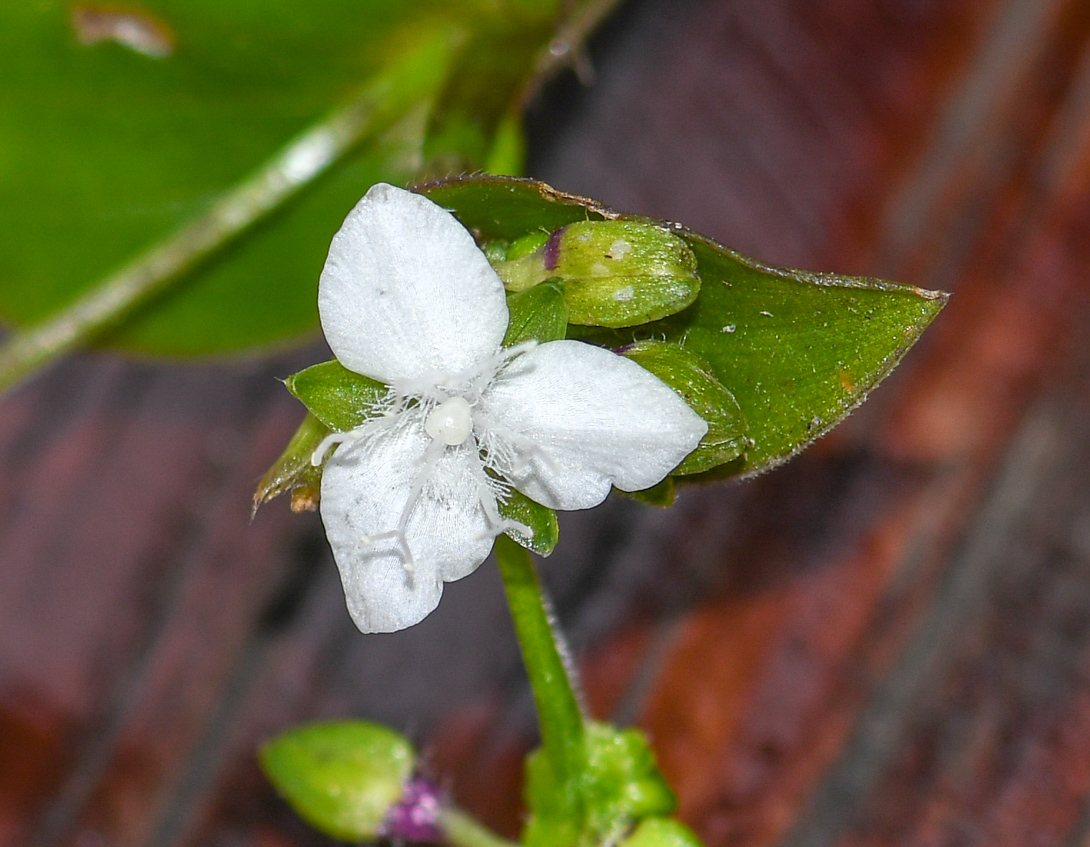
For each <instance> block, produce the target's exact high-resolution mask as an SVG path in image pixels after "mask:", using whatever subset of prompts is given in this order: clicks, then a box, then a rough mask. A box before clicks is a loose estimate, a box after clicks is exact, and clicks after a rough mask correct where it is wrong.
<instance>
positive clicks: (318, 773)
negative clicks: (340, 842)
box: [261, 721, 439, 841]
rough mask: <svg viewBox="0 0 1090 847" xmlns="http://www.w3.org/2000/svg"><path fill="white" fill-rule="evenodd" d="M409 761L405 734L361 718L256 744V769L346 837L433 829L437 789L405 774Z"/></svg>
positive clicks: (318, 821)
mask: <svg viewBox="0 0 1090 847" xmlns="http://www.w3.org/2000/svg"><path fill="white" fill-rule="evenodd" d="M415 763H416V754H415V752H414V751H413V748H412V746H411V745H410V744H409V742H408V741H406V740H405V738H403V737H402V736H401V735H399V734H398V733H396V732H394V731H393V730H390V729H387V728H386V727H383V726H379V725H377V724H372V723H365V722H363V721H338V722H330V723H319V724H312V725H310V726H304V727H300V728H297V729H293V730H291V731H289V732H286V733H284V734H283V735H279V736H277V737H276V738H274V739H273V740H272V741H270V742H269V743H268V744H266V745H265V746H264V747H263V748H262V750H261V767H262V770H264V772H265V775H266V776H267V777H268V778H269V780H270V781H271V782H272V783H273V785H274V786H276V789H277V791H279V792H280V794H281V795H282V796H283V797H284V799H285V800H287V801H288V803H290V804H291V806H292V808H294V809H295V811H296V812H298V813H299V815H300V816H301V817H302V818H303V819H305V820H306V821H307V822H308V823H310V824H311V825H312V826H314V827H315V828H316V829H318V830H320V831H321V832H323V833H325V834H327V835H331V836H333V837H334V838H341V839H344V840H346V841H371V840H374V839H376V838H380V837H387V836H393V835H397V836H398V837H406V836H407V835H408V834H409V833H408V830H411V831H412V833H417V832H424V831H425V830H427V832H428V833H429V834H430V833H431V832H432V829H429V826H430V827H432V828H433V829H434V827H435V825H436V824H435V821H436V820H437V819H438V808H439V804H438V794H437V793H434V792H433V793H429V792H428V791H426V790H425V787H426V786H425V785H424V783H422V782H420V780H419V779H418V778H412V773H413V767H414V765H415ZM418 783H419V784H418ZM425 807H426V808H425ZM428 810H432V811H431V812H429V811H428ZM429 816H430V817H429ZM406 828H408V829H407V830H406V832H404V833H403V832H401V830H402V829H406ZM394 829H398V831H397V832H396V833H395V832H394Z"/></svg>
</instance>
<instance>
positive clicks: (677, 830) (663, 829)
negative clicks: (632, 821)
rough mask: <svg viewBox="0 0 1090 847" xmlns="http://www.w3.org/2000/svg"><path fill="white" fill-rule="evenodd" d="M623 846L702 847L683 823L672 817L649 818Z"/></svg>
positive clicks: (623, 842) (622, 843)
mask: <svg viewBox="0 0 1090 847" xmlns="http://www.w3.org/2000/svg"><path fill="white" fill-rule="evenodd" d="M621 847H702V845H701V843H700V839H699V838H697V837H696V835H695V834H694V833H693V831H692V830H691V829H689V828H688V827H687V826H685V825H684V824H683V823H680V822H678V821H675V820H672V819H671V818H648V819H647V820H645V821H643V822H642V823H641V824H640V825H639V826H637V827H636V829H635V831H634V832H633V833H632V834H631V835H630V836H628V838H626V839H625V840H624V841H622V842H621Z"/></svg>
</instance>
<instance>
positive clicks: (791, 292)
mask: <svg viewBox="0 0 1090 847" xmlns="http://www.w3.org/2000/svg"><path fill="white" fill-rule="evenodd" d="M420 190H422V191H423V192H424V193H426V194H427V195H428V196H429V197H431V198H432V199H433V200H435V201H436V202H437V203H440V204H441V205H442V206H444V207H445V208H448V209H451V210H452V211H453V212H454V214H455V215H457V216H458V218H459V219H460V220H461V221H462V222H463V223H464V224H466V226H468V227H469V228H470V229H471V230H473V231H474V232H475V233H476V234H477V236H478V238H479V240H480V241H481V242H483V243H487V242H490V241H501V242H504V243H510V242H514V241H516V240H517V239H519V238H521V237H523V236H525V235H527V234H530V233H538V232H541V231H545V232H552V231H554V230H556V229H559V228H561V227H563V226H565V225H567V224H571V223H574V222H576V221H582V220H604V219H607V218H608V219H622V218H624V219H627V218H626V216H623V215H619V214H618V213H616V212H613V211H611V210H609V209H607V208H606V207H604V206H602V205H601V204H599V203H596V202H595V201H593V200H587V199H584V198H580V197H574V196H572V195H568V194H563V193H562V192H559V191H556V190H555V189H553V188H550V187H549V186H547V185H544V184H542V183H538V182H534V181H531V180H516V179H503V178H499V177H487V176H482V177H464V178H459V179H454V180H448V181H444V182H436V183H432V184H429V185H425V186H422V187H421V189H420ZM636 220H644V221H645V222H648V223H658V224H659V225H662V222H655V221H646V219H642V218H636ZM671 226H672V229H673V232H674V233H675V234H676V235H678V236H679V237H680V238H682V239H684V240H685V242H686V243H687V244H688V245H689V247H690V248H692V250H693V253H694V254H695V256H696V260H697V270H698V273H699V275H700V279H701V287H700V294H699V296H698V298H697V301H696V302H695V303H694V304H693V305H692V306H690V307H689V308H687V309H685V310H684V311H682V312H679V313H678V314H676V315H672V316H670V317H667V318H664V319H663V320H660V321H654V322H652V323H650V324H646V325H644V326H640V327H633V328H630V329H626V330H602V329H593V328H589V327H588V328H583V327H573V328H571V329H569V334H570V335H573V336H575V337H578V338H583V339H586V340H589V341H593V342H595V343H598V344H602V345H604V346H607V347H612V348H615V349H619V348H624V347H626V346H628V345H630V344H632V343H633V342H637V341H643V340H648V339H657V340H666V341H672V342H674V343H676V344H678V345H680V346H682V347H684V348H685V349H687V350H691V351H692V352H693V353H695V354H696V355H698V356H699V357H701V358H702V359H703V360H705V361H706V362H707V363H708V366H709V367H710V369H711V372H712V375H713V376H714V377H715V378H716V379H717V380H718V381H719V382H720V383H721V384H722V385H723V386H724V387H725V388H726V389H727V390H729V392H730V393H731V394H732V395H733V397H734V399H735V400H736V401H737V403H738V406H739V407H740V409H741V412H742V416H743V418H744V420H745V421H746V425H747V435H748V437H749V438H750V439H751V440H752V443H751V444H750V445H749V446H748V448H747V449H746V453H745V456H744V458H743V457H740V458H738V459H736V460H735V461H733V462H730V463H728V464H726V465H723V466H721V467H720V468H717V469H715V470H713V471H711V472H710V473H711V474H715V475H735V474H752V473H757V472H759V471H762V470H766V469H768V468H770V467H773V466H774V465H776V464H779V463H780V462H783V461H784V460H785V459H787V458H788V457H789V456H791V455H793V454H794V453H796V452H798V451H799V450H801V449H802V448H803V447H805V446H806V445H807V444H809V443H810V442H812V441H813V440H814V439H816V438H818V437H819V436H821V435H823V434H824V433H826V432H828V431H829V430H830V429H831V428H832V427H833V426H835V425H836V424H837V423H838V422H840V421H841V420H842V419H843V418H844V417H845V416H846V415H847V414H848V413H849V412H850V411H851V410H852V409H854V408H855V407H856V406H857V405H859V404H860V403H861V402H862V401H863V400H864V399H866V396H867V394H868V392H869V391H870V390H871V389H873V388H874V387H875V386H876V385H877V384H878V383H879V382H880V381H881V380H882V379H883V378H884V377H885V376H886V375H888V374H889V372H890V371H891V370H892V369H893V367H894V366H895V365H896V364H897V362H898V361H900V359H901V357H902V356H903V355H904V354H905V353H906V352H907V351H908V349H909V347H911V346H912V345H913V344H914V343H915V341H916V340H917V339H918V338H919V337H920V334H921V333H922V332H923V330H924V329H925V328H926V327H927V325H928V324H930V323H931V321H932V320H934V318H935V316H936V315H937V314H938V312H939V310H940V309H942V307H943V305H944V304H945V302H946V295H944V294H941V293H938V292H933V291H923V290H921V289H918V288H913V287H910V286H905V285H897V284H896V283H892V282H885V281H883V280H876V279H867V278H862V277H847V276H837V275H835V274H815V273H807V272H804V271H794V270H788V269H784V268H775V267H772V266H770V265H765V264H763V263H761V262H758V261H756V260H754V259H750V258H748V257H746V256H742V255H741V254H739V253H736V252H735V251H733V250H730V249H729V248H726V247H723V246H722V245H719V244H716V243H715V242H714V241H711V240H710V239H708V238H705V237H703V236H701V235H697V234H696V233H693V232H690V231H688V230H686V229H684V228H683V227H680V226H676V225H671ZM689 478H690V479H693V478H694V477H689Z"/></svg>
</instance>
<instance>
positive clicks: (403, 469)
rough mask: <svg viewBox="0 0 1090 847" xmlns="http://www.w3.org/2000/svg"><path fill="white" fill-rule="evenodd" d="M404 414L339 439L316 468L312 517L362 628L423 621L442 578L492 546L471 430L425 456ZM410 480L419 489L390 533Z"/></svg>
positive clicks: (464, 571) (387, 628) (466, 569)
mask: <svg viewBox="0 0 1090 847" xmlns="http://www.w3.org/2000/svg"><path fill="white" fill-rule="evenodd" d="M404 414H405V416H406V418H407V420H406V421H405V425H402V426H398V427H396V428H394V429H391V430H388V431H384V432H382V433H381V434H379V435H376V436H375V437H373V438H364V439H360V440H358V441H350V442H346V443H344V444H341V445H340V446H339V447H338V448H337V451H336V452H335V453H334V454H333V455H332V456H330V457H329V459H328V460H327V461H326V465H325V469H324V471H323V473H322V496H321V512H322V522H323V523H324V524H325V528H326V537H327V538H328V539H329V544H330V546H331V547H332V548H333V558H334V560H335V561H336V563H337V568H338V569H339V570H340V573H341V581H342V583H343V585H344V593H345V599H346V600H347V603H348V611H349V613H350V614H351V616H352V620H353V621H355V623H356V626H357V627H359V629H360V630H361V631H362V632H394V631H396V630H399V629H404V628H405V627H407V626H412V625H413V624H415V623H418V622H419V621H421V620H423V619H424V617H425V616H427V614H428V613H429V612H431V611H432V609H434V608H435V607H436V605H438V603H439V598H440V596H441V595H442V593H443V582H444V581H447V582H449V581H452V580H455V579H461V578H462V577H464V576H467V575H468V574H470V573H472V572H473V571H474V570H476V568H477V566H478V565H480V563H481V562H483V561H484V559H485V557H486V556H487V555H488V552H489V550H491V549H492V534H493V533H492V531H491V524H490V522H489V520H488V517H487V515H486V513H485V509H484V507H483V506H482V504H481V496H482V491H481V490H480V486H479V479H480V476H481V475H482V470H481V460H480V457H479V456H478V455H477V451H476V447H475V446H474V445H473V443H472V439H470V441H469V442H467V444H465V445H462V446H461V447H458V448H446V449H444V450H443V451H442V452H441V453H440V454H439V456H438V459H437V460H435V461H434V462H433V463H432V464H430V465H429V462H428V460H427V458H426V456H427V454H428V447H429V445H430V444H431V443H432V442H431V439H429V438H428V437H427V436H426V435H425V434H424V427H423V421H422V420H418V418H420V415H418V414H413V413H411V412H408V413H404ZM421 483H423V484H422V486H421ZM414 489H419V494H418V496H417V498H416V502H415V504H414V505H413V506H412V509H411V511H410V512H408V519H407V521H405V523H404V533H403V536H402V537H398V536H397V533H398V530H399V527H400V526H401V523H402V520H403V516H404V515H405V513H406V512H405V510H406V507H407V505H409V504H410V501H411V499H412V496H413V492H414ZM484 493H486V494H487V492H484ZM409 556H411V559H410V558H408V557H409Z"/></svg>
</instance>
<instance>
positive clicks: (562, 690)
mask: <svg viewBox="0 0 1090 847" xmlns="http://www.w3.org/2000/svg"><path fill="white" fill-rule="evenodd" d="M496 561H497V562H498V563H499V566H500V576H502V577H503V587H504V590H505V591H506V592H507V603H508V605H509V606H510V607H511V617H512V618H513V619H514V622H515V632H516V634H517V635H518V640H519V645H520V646H521V647H522V659H523V661H524V662H525V664H526V672H527V674H528V675H529V677H530V686H531V688H532V689H533V692H534V704H535V705H536V706H537V715H538V721H539V723H540V724H541V746H542V749H543V750H544V753H545V755H546V756H547V757H548V758H549V760H550V764H551V766H552V770H553V773H554V774H555V776H556V777H557V781H558V782H559V783H566V782H568V781H569V780H572V779H574V778H576V777H578V776H579V775H580V774H581V773H582V772H583V770H584V768H585V763H584V749H585V748H584V744H583V713H582V710H581V709H580V706H579V701H578V699H577V698H576V696H575V690H574V689H573V687H572V679H573V674H572V673H571V670H570V669H569V667H568V664H567V662H566V661H565V658H564V654H563V653H562V651H561V648H560V646H559V639H558V637H557V634H556V632H555V631H554V629H553V622H552V617H551V615H550V614H549V611H548V608H547V606H546V604H545V597H544V594H543V593H542V590H541V584H540V583H539V582H538V578H537V573H536V571H535V570H534V565H533V562H532V561H531V560H530V554H529V552H528V551H526V550H525V549H523V548H522V547H520V546H519V545H518V544H516V543H515V542H514V541H512V540H511V539H510V538H508V537H507V536H504V535H501V536H500V537H499V538H498V539H497V540H496Z"/></svg>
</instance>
